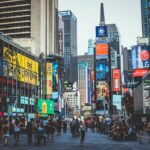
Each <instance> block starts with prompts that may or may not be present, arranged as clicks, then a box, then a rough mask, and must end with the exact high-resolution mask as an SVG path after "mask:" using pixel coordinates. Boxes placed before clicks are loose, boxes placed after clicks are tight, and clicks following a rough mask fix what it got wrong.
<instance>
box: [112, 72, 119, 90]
mask: <svg viewBox="0 0 150 150" xmlns="http://www.w3.org/2000/svg"><path fill="white" fill-rule="evenodd" d="M112 77H113V91H114V92H120V91H121V87H120V69H113V70H112Z"/></svg>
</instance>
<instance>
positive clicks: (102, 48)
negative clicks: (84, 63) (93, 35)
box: [96, 43, 108, 59]
mask: <svg viewBox="0 0 150 150" xmlns="http://www.w3.org/2000/svg"><path fill="white" fill-rule="evenodd" d="M106 58H108V44H105V43H104V44H96V59H106Z"/></svg>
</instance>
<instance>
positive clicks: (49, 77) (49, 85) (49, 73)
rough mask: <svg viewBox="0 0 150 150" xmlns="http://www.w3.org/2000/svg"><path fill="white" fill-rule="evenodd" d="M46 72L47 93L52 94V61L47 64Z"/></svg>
mask: <svg viewBox="0 0 150 150" xmlns="http://www.w3.org/2000/svg"><path fill="white" fill-rule="evenodd" d="M46 73H47V84H46V86H47V95H51V94H52V63H47V64H46Z"/></svg>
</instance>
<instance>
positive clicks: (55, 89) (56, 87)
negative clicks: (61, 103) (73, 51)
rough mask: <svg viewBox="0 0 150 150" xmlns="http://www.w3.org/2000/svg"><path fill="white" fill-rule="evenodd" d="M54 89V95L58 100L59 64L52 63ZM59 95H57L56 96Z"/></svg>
mask: <svg viewBox="0 0 150 150" xmlns="http://www.w3.org/2000/svg"><path fill="white" fill-rule="evenodd" d="M52 67H53V68H52V83H53V84H52V85H53V86H52V88H53V95H55V96H56V95H57V97H55V99H58V81H59V79H58V62H53V63H52ZM54 93H55V94H54ZM56 93H57V94H56Z"/></svg>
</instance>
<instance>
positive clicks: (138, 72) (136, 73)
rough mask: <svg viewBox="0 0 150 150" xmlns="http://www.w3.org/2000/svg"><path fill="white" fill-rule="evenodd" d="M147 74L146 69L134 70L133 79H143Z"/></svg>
mask: <svg viewBox="0 0 150 150" xmlns="http://www.w3.org/2000/svg"><path fill="white" fill-rule="evenodd" d="M147 72H148V69H134V70H133V77H143V76H144V75H145V74H146V73H147Z"/></svg>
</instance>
